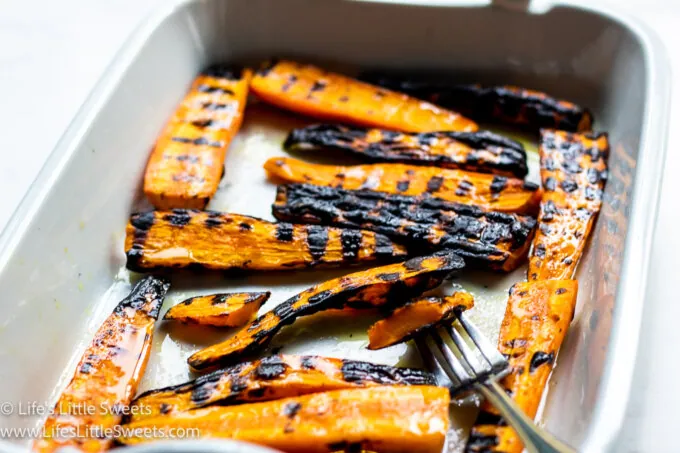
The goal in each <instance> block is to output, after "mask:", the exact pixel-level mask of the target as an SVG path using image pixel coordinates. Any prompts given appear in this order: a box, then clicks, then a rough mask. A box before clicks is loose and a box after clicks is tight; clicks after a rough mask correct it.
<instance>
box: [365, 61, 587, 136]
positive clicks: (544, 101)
mask: <svg viewBox="0 0 680 453" xmlns="http://www.w3.org/2000/svg"><path fill="white" fill-rule="evenodd" d="M361 78H362V79H363V80H366V81H368V82H371V83H375V84H376V85H379V86H382V87H385V88H388V89H391V90H395V91H400V92H402V93H406V94H409V95H411V96H414V97H417V98H419V99H424V100H427V101H430V102H432V103H434V104H437V105H441V106H443V107H445V108H450V109H454V110H457V111H460V112H461V113H463V114H464V115H467V116H469V117H470V118H472V119H474V120H475V121H480V122H496V123H500V124H507V125H512V126H519V127H521V128H523V129H529V130H533V131H538V130H540V129H541V128H551V129H562V130H565V131H570V132H585V131H589V130H591V128H592V126H593V115H592V113H591V112H590V111H589V110H588V109H585V108H583V107H580V106H578V105H576V104H574V103H573V102H569V101H565V100H561V99H556V98H554V97H551V96H550V95H548V94H546V93H543V92H541V91H535V90H528V89H525V88H520V87H515V86H508V85H506V86H481V85H477V84H473V85H453V84H450V83H441V82H429V81H426V80H423V79H418V78H413V77H409V78H398V77H390V76H386V75H381V74H364V75H363V76H362V77H361Z"/></svg>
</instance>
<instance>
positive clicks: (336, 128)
mask: <svg viewBox="0 0 680 453" xmlns="http://www.w3.org/2000/svg"><path fill="white" fill-rule="evenodd" d="M283 146H284V148H286V149H287V150H290V151H296V150H307V149H319V148H321V149H332V150H340V151H345V152H349V153H352V154H354V155H357V156H359V157H362V158H364V159H368V160H372V161H378V162H400V163H405V164H414V165H432V166H435V167H442V168H458V169H463V170H469V171H479V172H483V173H494V174H498V175H505V176H516V177H519V178H524V177H525V176H526V175H527V172H528V170H527V155H526V152H525V151H524V147H523V146H522V145H521V144H520V143H518V142H516V141H514V140H510V139H508V138H505V137H503V136H500V135H497V134H494V133H491V132H489V131H479V132H421V133H406V132H401V133H400V132H394V131H389V130H385V129H364V128H358V127H349V126H342V125H339V124H315V125H313V126H308V127H305V128H302V129H294V130H293V131H291V133H290V134H289V135H288V138H286V141H285V142H284V144H283Z"/></svg>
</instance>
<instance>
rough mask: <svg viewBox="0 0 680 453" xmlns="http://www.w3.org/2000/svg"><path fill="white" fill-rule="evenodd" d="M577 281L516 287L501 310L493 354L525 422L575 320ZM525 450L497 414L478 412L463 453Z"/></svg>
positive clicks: (491, 410)
mask: <svg viewBox="0 0 680 453" xmlns="http://www.w3.org/2000/svg"><path fill="white" fill-rule="evenodd" d="M577 289H578V283H577V281H576V280H543V281H534V282H523V283H517V284H515V285H514V286H513V287H512V289H511V290H510V300H509V301H508V305H507V308H506V310H505V317H504V318H503V324H502V325H501V333H500V337H499V338H498V349H499V351H500V352H501V353H503V354H504V355H505V356H506V357H508V360H509V362H510V368H511V373H510V374H509V375H508V376H507V377H505V378H504V379H503V380H502V381H501V385H502V386H503V387H504V388H505V389H506V390H507V392H508V394H509V395H510V396H511V397H512V399H513V400H515V402H516V403H517V405H518V406H519V407H520V408H521V409H522V410H523V411H524V413H525V414H527V415H528V416H529V417H530V418H533V417H535V416H536V411H537V410H538V405H539V403H540V401H541V395H542V394H543V389H544V388H545V384H546V382H547V381H548V376H549V375H550V372H551V371H552V365H553V361H554V360H555V356H556V354H557V350H558V349H559V347H560V345H561V344H562V341H563V340H564V337H565V335H566V333H567V328H568V327H569V323H570V322H571V319H572V316H573V315H574V307H575V305H576V293H577ZM523 449H524V446H523V445H522V443H521V442H520V440H519V438H518V437H517V435H516V434H515V432H514V431H513V430H512V428H510V427H508V426H507V424H506V422H505V421H504V420H503V419H502V417H501V416H500V415H499V414H498V412H497V411H496V410H495V409H494V408H493V406H491V405H490V404H488V403H485V404H484V405H483V406H482V411H481V412H480V414H479V417H478V419H477V422H476V424H475V426H473V428H472V433H471V434H470V439H469V440H468V444H467V447H466V451H467V452H503V453H521V452H522V450H523Z"/></svg>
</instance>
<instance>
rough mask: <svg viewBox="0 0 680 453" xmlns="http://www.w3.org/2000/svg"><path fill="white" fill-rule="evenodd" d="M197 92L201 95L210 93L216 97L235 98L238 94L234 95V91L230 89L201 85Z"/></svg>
mask: <svg viewBox="0 0 680 453" xmlns="http://www.w3.org/2000/svg"><path fill="white" fill-rule="evenodd" d="M197 90H198V91H200V92H201V93H210V94H216V95H223V94H230V95H232V96H233V95H234V94H236V93H234V91H233V90H230V89H229V88H220V87H214V86H210V85H199V87H198V88H197Z"/></svg>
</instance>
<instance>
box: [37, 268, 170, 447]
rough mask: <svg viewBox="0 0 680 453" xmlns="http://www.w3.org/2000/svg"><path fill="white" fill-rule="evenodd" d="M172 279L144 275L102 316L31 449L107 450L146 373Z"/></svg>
mask: <svg viewBox="0 0 680 453" xmlns="http://www.w3.org/2000/svg"><path fill="white" fill-rule="evenodd" d="M168 288H169V284H168V283H166V282H165V281H164V280H160V279H157V278H155V277H146V278H145V279H144V280H142V281H140V282H139V283H138V284H137V285H136V286H135V287H134V288H133V289H132V292H131V293H130V295H129V296H128V297H126V298H125V299H123V300H122V301H121V302H120V303H119V304H118V305H117V306H116V308H115V309H114V310H113V313H112V314H111V315H110V316H109V317H108V318H107V319H106V321H104V324H102V326H101V327H100V328H99V330H98V331H97V333H96V334H95V337H94V339H93V340H92V343H91V344H90V346H89V347H88V348H87V349H86V350H85V353H84V354H83V356H82V358H81V359H80V362H79V363H78V367H77V368H76V372H75V374H74V376H73V378H72V379H71V381H70V382H69V384H68V385H67V386H66V389H65V390H64V391H63V392H62V394H61V396H60V397H59V400H58V401H57V403H56V405H55V406H54V410H53V413H52V415H50V416H49V417H48V419H47V421H46V422H45V427H44V432H45V437H43V438H39V439H37V440H36V441H35V442H34V444H33V449H34V450H35V451H39V452H53V451H56V450H58V449H60V448H62V447H67V446H70V447H75V448H77V449H79V450H81V451H85V452H92V453H94V452H100V451H104V450H107V449H108V448H109V447H110V446H111V443H112V441H113V439H112V438H111V437H107V436H110V435H111V433H110V432H107V431H108V430H112V429H113V428H114V427H115V426H116V425H118V424H119V423H120V421H121V419H122V416H123V412H124V410H125V408H127V406H128V404H130V401H131V400H132V397H133V396H134V394H135V391H136V389H137V384H138V382H139V380H140V379H141V377H142V375H143V374H144V369H145V368H146V362H147V359H148V358H149V351H150V348H151V336H152V335H153V328H154V324H155V322H156V319H157V318H158V311H159V310H160V308H161V305H162V303H163V299H164V297H165V293H166V292H167V290H168Z"/></svg>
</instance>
